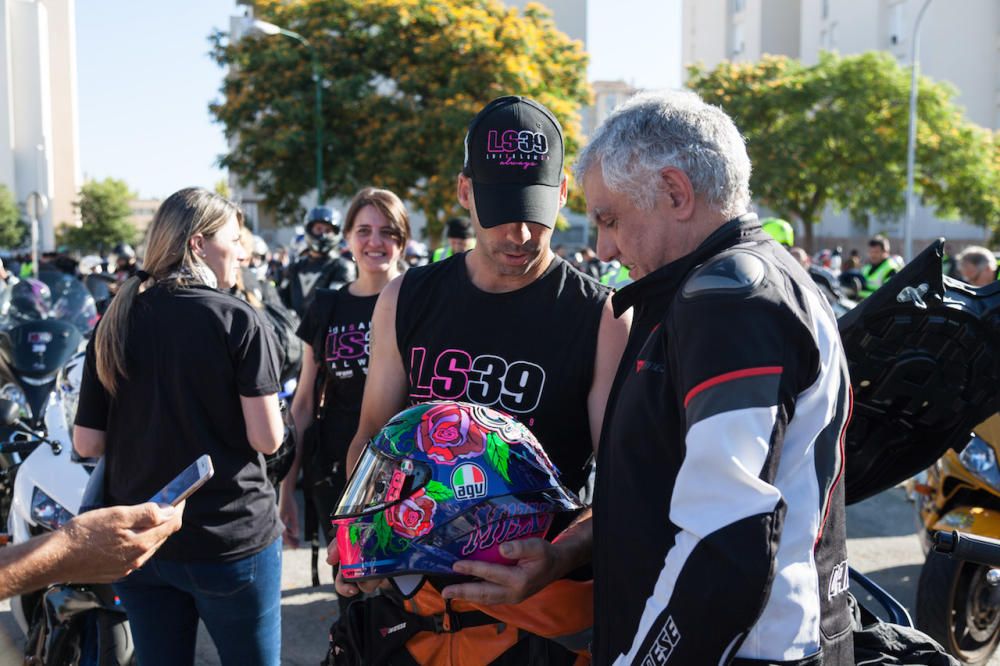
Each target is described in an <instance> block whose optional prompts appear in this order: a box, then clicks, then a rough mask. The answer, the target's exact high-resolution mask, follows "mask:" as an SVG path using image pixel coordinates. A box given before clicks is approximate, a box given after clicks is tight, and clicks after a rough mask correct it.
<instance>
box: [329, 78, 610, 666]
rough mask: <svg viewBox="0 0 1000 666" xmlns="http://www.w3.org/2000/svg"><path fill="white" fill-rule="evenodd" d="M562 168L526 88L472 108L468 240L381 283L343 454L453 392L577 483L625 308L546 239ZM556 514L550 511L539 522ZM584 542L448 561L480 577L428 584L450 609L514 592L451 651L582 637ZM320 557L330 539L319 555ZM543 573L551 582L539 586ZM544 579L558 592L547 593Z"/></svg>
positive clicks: (551, 121) (518, 547) (489, 653)
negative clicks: (404, 414)
mask: <svg viewBox="0 0 1000 666" xmlns="http://www.w3.org/2000/svg"><path fill="white" fill-rule="evenodd" d="M563 167H564V164H563V139H562V129H561V127H560V125H559V122H558V121H557V120H556V119H555V117H554V116H553V115H552V114H551V113H550V112H549V110H548V109H546V108H545V107H543V106H541V105H540V104H538V103H537V102H535V101H533V100H530V99H525V98H522V97H502V98H500V99H496V100H494V101H493V102H491V103H490V104H488V105H487V106H486V107H485V108H484V109H483V110H482V111H480V112H479V114H478V115H477V116H476V117H475V118H474V119H473V121H472V123H471V124H470V126H469V131H468V134H467V135H466V138H465V164H464V167H463V169H462V173H461V174H460V175H459V176H458V200H459V202H460V203H461V205H462V206H463V207H464V208H466V209H468V211H469V214H470V217H471V219H472V224H473V227H474V228H475V231H476V241H477V242H476V246H475V248H474V249H472V250H470V251H469V252H466V253H464V254H458V255H455V256H452V257H450V258H448V259H445V260H443V261H440V262H436V263H433V264H430V265H428V266H424V267H420V268H415V269H412V270H410V271H408V272H407V273H406V274H404V275H403V276H401V277H400V278H397V279H396V280H394V281H393V282H392V283H390V284H389V285H388V286H387V287H386V288H385V289H384V290H383V292H382V295H381V296H380V297H379V301H378V304H377V305H376V307H375V314H374V316H373V319H372V358H371V364H370V367H369V373H368V383H367V385H366V390H365V397H364V403H363V405H362V410H361V421H360V426H359V429H358V432H357V434H356V435H355V438H354V440H353V442H352V443H351V450H350V453H349V456H348V468H352V467H353V464H354V462H355V461H356V460H357V459H358V457H359V455H360V453H361V452H362V451H363V450H364V446H365V444H366V443H367V442H368V440H369V439H370V438H371V437H372V436H373V435H374V434H375V433H376V432H377V431H378V430H379V429H380V428H381V427H382V426H383V425H384V424H385V423H386V422H387V421H388V420H389V419H390V418H391V417H392V416H393V415H394V414H396V413H397V412H399V411H400V410H401V409H403V408H404V407H406V406H407V405H408V404H415V403H420V402H424V401H428V400H438V399H444V400H460V401H466V402H472V403H477V404H481V405H488V406H491V407H494V408H496V409H500V410H503V411H505V412H507V413H509V414H512V415H513V416H515V417H516V418H517V419H519V420H520V421H521V422H522V423H524V424H525V425H526V426H527V427H528V428H529V429H531V431H532V432H533V433H534V434H535V435H536V436H537V437H538V439H539V441H540V442H541V443H542V445H543V446H544V447H545V449H546V451H547V453H548V454H549V457H550V458H551V459H552V461H553V463H554V464H555V465H556V467H557V468H559V469H560V470H561V472H562V474H561V480H562V481H563V483H564V484H565V485H566V486H567V487H568V488H571V489H573V490H577V489H580V488H582V487H584V485H585V484H586V482H587V472H588V469H587V461H588V459H589V457H590V456H591V454H592V452H593V447H594V446H596V442H597V439H598V436H599V433H600V426H601V421H602V419H603V416H604V406H605V402H606V399H607V395H608V392H609V391H610V387H611V383H612V380H613V375H614V369H615V367H616V365H617V363H618V359H619V358H620V356H621V353H622V350H623V348H624V343H625V339H626V337H627V333H628V322H627V320H626V319H617V320H616V319H615V318H614V316H613V313H612V310H611V303H610V300H609V295H610V290H609V289H607V288H606V287H603V286H601V285H600V284H599V283H597V282H596V281H595V280H593V279H591V278H589V277H586V276H584V275H583V274H581V273H580V272H579V271H577V270H575V269H574V268H572V266H571V265H570V264H569V263H568V262H566V261H564V260H563V259H560V258H558V257H556V256H555V254H554V253H553V252H552V250H551V248H550V246H549V243H550V240H551V238H552V228H553V227H554V226H555V222H556V217H557V216H558V214H559V210H560V208H562V206H563V205H564V203H565V201H566V188H567V183H566V178H565V175H564V173H563ZM566 527H567V526H566V525H565V524H563V525H560V526H555V525H554V526H553V529H552V531H551V532H550V535H549V536H550V537H551V536H555V535H556V534H558V533H559V530H561V529H564V528H566ZM589 549H590V527H589V521H586V522H582V523H576V524H575V525H574V526H572V527H570V528H569V529H567V530H566V531H564V532H562V534H560V536H559V538H558V539H557V540H556V541H555V542H554V543H553V542H548V541H543V540H541V539H529V540H523V541H510V542H507V543H505V544H503V545H502V547H501V551H502V552H503V554H504V556H505V557H507V558H509V559H511V560H515V561H516V562H517V564H516V565H515V566H511V567H506V566H503V565H494V564H488V563H484V562H464V563H459V564H457V565H456V567H455V569H456V571H457V572H459V573H462V574H466V575H471V576H475V577H477V578H479V579H481V582H476V583H466V584H462V585H455V586H450V587H447V588H446V589H445V590H444V596H445V597H446V598H448V599H450V600H452V601H451V604H452V605H451V609H452V610H453V611H464V610H468V609H480V610H482V611H483V612H485V613H486V614H488V615H490V614H491V612H492V613H494V614H492V615H491V617H494V618H499V617H500V615H499V613H500V611H498V610H497V607H495V606H490V605H484V604H516V605H507V606H504V607H503V608H504V609H505V610H506V615H503V619H502V620H501V619H497V622H496V623H494V624H490V625H488V626H479V627H471V628H469V629H464V630H463V631H462V634H463V635H465V633H466V632H478V633H476V635H475V640H476V642H475V645H476V648H475V654H471V655H468V656H465V655H464V654H463V655H457V658H458V660H459V661H461V663H482V664H486V663H493V664H499V663H512V664H513V663H516V664H529V663H552V664H560V663H572V662H573V660H574V654H573V650H582V649H585V647H586V642H587V639H586V637H585V635H584V633H583V632H585V630H586V629H587V628H588V627H589V626H590V624H591V623H592V613H590V612H589V610H590V609H592V603H591V600H592V595H591V591H590V587H589V584H584V583H581V584H580V585H579V586H578V587H573V586H572V585H568V584H567V583H570V582H571V581H567V580H565V579H564V577H565V576H567V575H569V574H570V573H571V572H573V571H574V570H575V569H577V568H578V567H579V566H580V565H581V564H584V563H585V562H586V561H587V560H588V559H589ZM336 557H337V554H336V552H335V549H333V550H331V559H335V558H336ZM556 579H562V580H558V581H557V584H555V585H548V583H549V582H550V581H553V580H556ZM446 585H447V581H434V580H432V581H430V582H428V583H425V584H424V586H423V587H422V588H421V589H420V592H419V593H418V595H425V597H428V598H425V599H421V597H420V596H418V597H416V598H415V600H416V601H423V602H424V603H423V604H422V607H424V608H427V607H434V603H433V601H432V600H430V599H429V598H430V597H436V599H437V605H438V606H440V605H441V601H440V599H441V595H440V594H439V592H438V591H439V590H442V588H444V587H445V586H446ZM557 587H558V588H559V589H562V588H572V590H573V592H570V593H569V594H570V597H569V598H567V597H565V596H562V597H560V596H559V595H558V594H557V593H556V592H555V591H554V590H555V588H557ZM338 591H339V592H340V593H341V594H346V595H349V596H350V595H352V594H354V593H356V592H357V588H356V587H355V586H354V585H352V584H349V583H344V581H343V580H342V579H339V580H338ZM528 597H530V598H528ZM526 598H528V599H527V601H525V602H523V603H517V602H518V601H521V600H522V599H526ZM462 600H467V601H462ZM469 602H475V604H472V603H469ZM539 604H541V605H542V606H544V605H546V604H547V605H549V609H550V610H548V611H547V612H545V613H544V615H545V616H546V617H548V618H549V619H552V613H551V608H552V607H557V608H560V609H561V610H562V611H564V612H561V613H560V614H559V615H560V619H561V620H564V622H563V623H562V625H561V626H560V627H558V628H556V629H553V628H552V626H551V624H550V625H549V626H548V627H547V628H546V627H545V625H544V623H542V624H539V623H538V622H536V620H537V619H538V616H539V614H538V613H537V612H535V611H537V610H538V608H539ZM557 624H558V623H557ZM519 629H520V630H523V633H529V632H531V633H535V634H544V635H546V636H549V637H560V638H561V639H563V640H561V642H560V645H555V644H553V643H551V642H547V641H542V642H541V645H539V643H538V642H537V640H538V639H537V637H536V638H533V639H530V640H527V641H525V640H520V639H519V638H518V632H519ZM425 633H426V632H425ZM422 635H423V634H418V637H420V636H422ZM570 636H572V638H570ZM424 639H425V640H427V639H426V637H424ZM447 639H448V637H447V635H445V636H444V637H443V638H442V642H441V645H440V649H438V647H437V646H436V647H435V648H434V649H433V650H432V654H430V655H428V654H427V653H422V654H421V658H420V659H418V661H421V662H422V663H437V662H436V661H435V660H436V659H439V658H442V655H443V654H444V652H442V650H445V649H449V650H450V649H452V648H451V647H449V646H450V645H451V644H449V643H448V640H447ZM408 646H409V644H408ZM567 648H568V649H567ZM532 659H534V661H532ZM455 663H457V662H455Z"/></svg>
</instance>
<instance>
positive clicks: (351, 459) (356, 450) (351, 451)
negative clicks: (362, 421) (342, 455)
mask: <svg viewBox="0 0 1000 666" xmlns="http://www.w3.org/2000/svg"><path fill="white" fill-rule="evenodd" d="M368 439H369V437H368V436H365V435H362V434H361V431H360V430H359V431H358V434H356V435H354V439H352V440H351V446H350V448H348V449H347V469H346V470H345V471H346V473H347V478H351V472H353V471H354V466H355V465H357V464H358V458H360V457H361V454H362V453H363V452H364V450H365V444H367V443H368Z"/></svg>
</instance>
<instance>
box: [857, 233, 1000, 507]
mask: <svg viewBox="0 0 1000 666" xmlns="http://www.w3.org/2000/svg"><path fill="white" fill-rule="evenodd" d="M943 246H944V239H940V240H938V241H936V242H935V243H933V244H932V245H931V246H930V247H928V248H927V249H926V250H924V251H923V252H921V253H920V255H918V256H917V257H916V258H915V259H914V260H913V261H911V262H910V263H909V264H907V266H906V267H904V268H903V269H902V270H901V271H900V272H899V273H898V274H896V275H895V276H894V277H893V278H892V279H891V280H889V281H888V282H887V283H886V284H885V285H884V286H882V288H880V289H879V290H877V291H876V292H875V293H874V294H872V295H871V296H869V297H868V298H867V299H865V300H864V301H863V302H862V303H861V304H860V305H858V306H857V307H856V308H854V309H853V310H851V311H850V312H848V313H847V314H846V315H844V316H843V317H841V318H840V320H839V321H838V324H839V327H840V337H841V339H842V340H843V344H844V353H845V354H846V356H847V363H848V369H849V371H850V376H851V387H852V389H853V393H854V410H853V417H852V419H851V423H850V426H849V427H848V429H847V434H846V437H845V451H844V455H845V467H846V472H845V477H844V480H845V492H846V499H847V502H848V503H853V502H859V501H861V500H863V499H865V498H866V497H870V496H872V495H874V494H876V493H878V492H881V491H883V490H885V489H887V488H891V487H892V486H894V485H896V484H897V483H900V482H901V481H904V480H905V479H907V478H909V477H910V476H912V475H913V474H915V473H917V472H918V471H920V470H922V469H926V468H927V467H928V466H930V465H931V464H933V462H934V461H935V460H937V459H938V458H940V457H941V455H942V454H943V453H944V452H945V451H946V450H948V449H949V448H953V449H955V450H956V451H961V450H962V448H964V446H965V444H966V443H968V441H969V433H970V431H971V430H972V429H973V427H975V426H976V424H978V423H980V422H982V421H983V420H984V419H986V417H988V416H989V415H990V414H993V413H994V412H996V411H997V409H998V406H1000V405H998V393H997V390H996V387H997V386H998V385H1000V282H994V283H993V284H990V285H987V286H985V287H979V288H975V287H971V286H969V285H967V284H965V283H964V282H960V281H958V280H953V279H951V278H948V277H943V276H942V275H941V258H942V255H943Z"/></svg>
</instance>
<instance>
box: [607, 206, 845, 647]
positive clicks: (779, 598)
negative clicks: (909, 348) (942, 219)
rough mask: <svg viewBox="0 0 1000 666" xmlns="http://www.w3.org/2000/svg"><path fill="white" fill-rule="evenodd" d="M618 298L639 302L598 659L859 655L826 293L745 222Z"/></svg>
mask: <svg viewBox="0 0 1000 666" xmlns="http://www.w3.org/2000/svg"><path fill="white" fill-rule="evenodd" d="M614 306H615V309H616V312H618V313H621V312H622V311H624V310H625V309H627V308H629V307H633V308H634V309H635V312H634V323H633V327H632V332H631V335H630V337H629V342H628V346H627V348H626V351H625V354H624V356H623V359H622V364H621V366H620V367H619V370H618V375H617V377H616V379H615V385H614V388H613V389H612V393H611V397H610V400H609V403H608V409H607V417H606V419H605V423H604V428H603V432H602V436H601V445H600V451H599V457H598V464H597V487H596V497H595V500H594V511H595V537H594V538H595V543H594V578H595V594H596V609H595V610H596V612H595V616H596V617H595V637H594V658H595V663H597V664H612V663H613V664H638V665H641V666H659V665H661V664H671V665H672V664H678V665H684V666H687V665H691V664H712V665H714V664H796V665H799V664H809V665H813V664H827V665H828V664H849V663H853V654H852V652H853V647H852V640H851V628H850V616H849V612H848V602H847V596H848V595H847V586H848V582H847V581H848V578H847V561H846V560H847V554H846V543H845V541H846V534H845V526H844V490H843V483H842V476H843V468H844V466H843V462H844V460H843V457H844V450H843V441H844V431H845V429H846V427H847V423H848V420H849V418H850V409H851V395H850V382H849V381H848V375H847V364H846V361H845V358H844V354H843V350H842V348H841V343H840V336H839V334H838V331H837V324H836V321H835V318H834V316H833V313H832V312H831V310H830V306H829V304H828V303H827V299H826V298H824V297H823V296H822V295H821V294H820V293H819V291H818V290H817V288H816V285H815V284H814V283H813V281H812V279H810V277H809V275H808V274H807V273H806V271H805V270H803V269H802V267H801V266H800V265H799V264H798V263H797V262H796V261H795V260H794V258H793V257H792V256H791V255H790V254H789V253H788V252H787V251H786V250H785V249H784V248H783V247H782V246H780V245H779V244H778V243H776V242H775V241H774V240H772V239H771V238H770V237H769V236H768V235H767V234H766V233H764V232H762V231H761V228H760V224H759V223H758V222H757V218H756V216H755V215H745V216H743V217H741V218H737V219H735V220H732V221H730V222H728V223H726V224H725V225H724V226H722V227H721V228H719V229H718V230H717V231H716V232H715V233H713V234H712V235H711V236H710V237H709V238H708V239H706V240H705V242H704V243H702V244H701V245H700V246H699V247H698V248H697V249H696V250H695V251H694V252H693V253H691V254H690V255H688V256H686V257H683V258H681V259H679V260H677V261H675V262H672V263H670V264H668V265H667V266H664V267H662V268H660V269H659V270H657V271H655V272H653V273H651V274H650V275H648V276H646V277H644V278H642V279H641V280H639V281H637V282H635V283H633V284H632V285H630V286H627V287H625V288H624V289H622V290H621V291H620V292H619V293H618V294H617V295H616V296H615V297H614Z"/></svg>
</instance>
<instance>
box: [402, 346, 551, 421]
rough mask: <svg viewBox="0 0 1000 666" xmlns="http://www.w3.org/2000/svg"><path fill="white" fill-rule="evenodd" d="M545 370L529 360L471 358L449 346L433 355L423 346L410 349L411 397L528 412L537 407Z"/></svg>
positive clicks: (483, 356) (519, 412) (485, 356)
mask: <svg viewBox="0 0 1000 666" xmlns="http://www.w3.org/2000/svg"><path fill="white" fill-rule="evenodd" d="M544 386H545V370H544V369H543V368H542V367H541V366H540V365H537V364H535V363H531V362H529V361H512V362H508V361H507V360H505V359H503V358H500V357H499V356H494V355H491V354H482V355H480V356H476V357H475V358H473V357H472V355H471V354H469V353H468V352H465V351H462V350H460V349H447V350H445V351H443V352H441V353H440V354H438V356H437V358H430V357H429V355H428V354H427V349H426V348H424V347H412V348H411V349H410V399H411V400H413V401H415V402H422V401H425V400H461V401H464V402H472V403H475V404H477V405H484V406H486V407H493V408H494V409H502V410H503V411H506V412H508V413H510V414H527V413H529V412H531V411H534V409H535V408H536V407H538V402H539V400H541V397H542V389H543V388H544Z"/></svg>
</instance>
